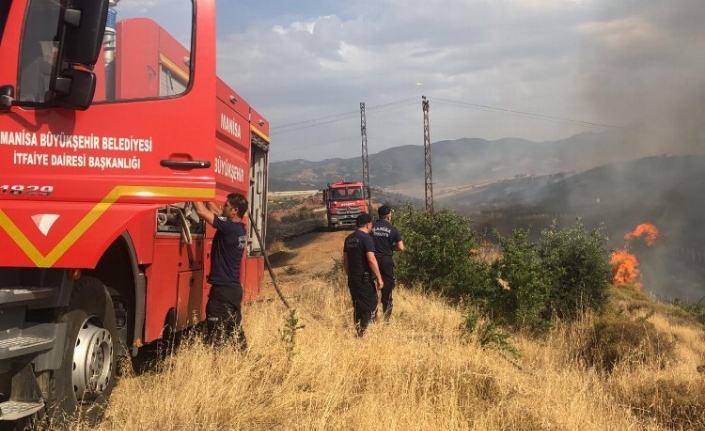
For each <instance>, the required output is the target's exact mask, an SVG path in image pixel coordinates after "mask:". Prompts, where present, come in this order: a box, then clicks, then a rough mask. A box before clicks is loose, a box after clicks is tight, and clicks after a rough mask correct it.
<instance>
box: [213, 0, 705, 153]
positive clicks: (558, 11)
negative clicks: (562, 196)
mask: <svg viewBox="0 0 705 431" xmlns="http://www.w3.org/2000/svg"><path fill="white" fill-rule="evenodd" d="M614 3H615V2H608V1H606V0H582V1H579V0H541V1H539V0H499V1H493V2H487V1H481V0H467V1H458V2H448V1H445V0H443V1H441V0H426V1H421V0H408V1H400V0H379V1H372V0H360V1H358V2H354V3H350V4H343V5H340V4H336V2H333V3H319V2H309V3H306V6H307V7H306V12H307V13H302V12H301V11H293V10H288V9H287V7H286V5H288V3H287V4H284V3H279V6H280V9H281V10H278V12H277V13H273V14H272V15H271V16H268V17H267V18H266V19H262V18H256V19H254V20H253V21H252V24H251V25H249V26H244V27H240V28H235V29H234V30H233V31H231V32H229V31H228V30H223V29H222V28H219V35H220V44H219V49H218V70H219V74H220V75H221V77H223V78H224V79H225V81H226V82H228V83H229V84H230V85H232V86H233V87H234V88H235V89H236V90H237V91H238V92H239V93H241V94H242V95H243V96H244V97H245V98H247V99H248V101H249V102H250V103H251V104H252V105H253V106H255V107H256V108H257V109H258V110H259V111H260V112H262V113H263V114H264V115H265V116H267V117H268V119H269V120H270V121H271V124H272V127H273V132H272V136H273V139H274V141H275V143H278V145H280V146H281V147H280V148H278V149H279V152H276V151H273V157H274V158H275V159H278V160H282V159H288V158H297V157H303V158H309V159H310V160H318V159H322V158H327V157H335V156H344V157H353V156H355V155H357V154H358V153H359V146H360V144H359V142H360V118H359V113H357V114H356V113H355V111H356V110H357V109H358V108H359V103H360V102H363V101H364V102H366V105H367V106H368V109H369V107H375V106H382V105H385V104H388V103H394V102H400V101H408V100H410V99H414V98H415V99H416V102H413V103H406V104H404V103H400V104H398V105H395V107H393V108H390V109H386V110H385V109H383V108H380V109H378V110H374V109H373V110H370V111H369V112H368V116H367V126H368V128H367V131H368V138H369V143H370V145H369V148H370V152H376V151H379V150H381V149H384V148H388V147H391V146H398V145H404V144H417V145H421V144H423V136H422V112H421V100H420V99H421V95H422V94H424V95H426V96H428V97H429V99H430V100H431V111H430V123H431V139H432V141H437V140H442V139H457V138H461V137H481V138H486V139H499V138H503V137H522V138H527V139H532V140H538V141H541V140H554V139H559V138H563V137H567V136H569V135H572V134H575V133H580V132H583V131H586V129H585V127H583V126H576V125H575V124H572V125H571V124H566V123H564V122H560V121H552V120H548V119H546V118H545V117H546V116H548V117H563V118H573V119H578V120H583V121H586V122H595V123H606V124H614V125H622V124H625V123H627V124H628V123H630V122H632V121H635V120H636V118H640V117H641V116H642V114H643V113H645V112H642V111H645V110H646V111H648V110H649V109H648V108H646V109H634V108H635V107H636V108H643V107H644V106H650V105H651V104H650V103H649V101H652V100H653V97H654V96H655V97H658V100H659V104H662V103H668V104H669V105H673V106H674V107H675V106H680V102H679V99H680V97H681V96H686V95H687V94H688V93H689V92H690V93H692V91H693V89H695V88H697V86H698V85H699V84H700V81H701V79H702V78H700V76H702V74H701V73H700V72H701V71H702V70H703V68H702V62H701V60H700V58H699V57H701V56H702V55H703V54H702V50H700V51H699V52H693V50H695V49H696V46H705V45H703V43H702V42H703V40H702V34H701V33H702V32H703V31H702V30H700V26H699V23H700V22H702V20H699V18H698V17H701V15H702V9H705V8H704V7H703V6H700V2H698V0H674V1H672V2H657V1H655V0H649V1H636V0H626V1H624V2H616V3H617V4H614ZM273 5H274V2H273V1H269V2H266V4H265V7H270V6H271V7H273ZM679 8H681V9H682V10H676V9H679ZM317 11H318V12H319V13H316V12H317ZM691 13H692V15H690V16H689V14H691ZM261 15H262V14H260V15H258V16H260V17H261ZM698 43H699V44H700V45H698ZM684 46H687V48H686V50H685V52H684V50H683V49H682V48H683V47H684ZM656 53H659V54H658V55H657V54H656ZM418 82H421V83H423V85H422V86H418V85H416V83H418ZM659 82H666V83H668V85H667V86H665V87H663V88H662V89H661V90H656V91H655V92H651V91H648V92H645V91H643V89H642V90H641V92H640V91H639V89H640V88H643V86H648V87H649V88H653V87H659V85H658V83H659ZM667 87H670V88H668V89H667ZM678 87H682V88H678ZM674 88H676V89H677V90H676V91H675V92H673V89H674ZM701 88H702V87H701ZM681 90H682V91H681ZM647 93H648V94H647ZM659 93H661V94H659ZM668 93H671V95H672V97H668ZM444 101H460V102H466V104H465V105H464V107H459V105H457V104H456V105H452V104H448V103H446V102H444ZM471 105H486V106H492V107H501V108H506V111H505V112H502V111H501V110H487V109H481V108H479V107H477V106H475V107H472V106H471ZM509 111H521V112H529V113H534V114H539V116H544V118H543V120H541V119H537V118H536V117H531V116H522V115H517V114H512V113H511V112H509ZM627 112H631V115H627V114H626V113H627ZM341 113H349V115H348V116H347V117H345V118H343V119H338V121H334V122H327V121H328V120H330V119H328V118H327V117H329V116H331V115H334V114H341ZM646 113H648V112H646ZM314 119H316V120H318V121H313V122H309V124H308V127H304V128H299V130H292V129H294V128H293V127H285V128H282V127H279V131H277V127H278V126H281V125H290V124H296V123H297V122H301V124H302V126H303V125H304V122H306V121H308V120H314ZM315 124H318V125H315ZM312 149H315V151H312Z"/></svg>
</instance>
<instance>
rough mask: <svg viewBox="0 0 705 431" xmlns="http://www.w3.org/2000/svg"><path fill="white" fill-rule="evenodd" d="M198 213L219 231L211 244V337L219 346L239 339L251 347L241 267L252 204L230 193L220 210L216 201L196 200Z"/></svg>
mask: <svg viewBox="0 0 705 431" xmlns="http://www.w3.org/2000/svg"><path fill="white" fill-rule="evenodd" d="M193 204H194V207H195V208H196V213H197V214H198V216H199V217H200V218H202V219H203V220H205V221H206V223H208V224H209V225H211V226H213V227H214V228H215V230H216V232H215V236H213V245H212V246H211V268H210V273H209V274H208V283H210V284H211V291H210V294H209V295H208V303H207V304H206V317H207V325H208V339H209V341H211V342H213V343H215V344H216V345H219V344H221V343H222V342H223V341H225V339H226V338H228V339H233V338H234V339H235V341H237V343H238V344H239V346H240V348H241V349H243V350H245V349H247V339H246V338H245V332H244V331H243V330H242V326H241V323H242V297H243V290H242V284H240V266H241V263H242V254H243V253H244V251H245V246H246V244H247V231H246V229H245V223H243V220H242V219H243V217H244V216H245V213H247V208H248V203H247V199H245V196H243V195H241V194H239V193H230V194H229V195H228V197H227V199H226V200H225V204H223V207H222V209H219V208H218V207H217V206H216V205H215V204H213V203H208V206H206V205H205V204H204V203H203V202H194V203H193Z"/></svg>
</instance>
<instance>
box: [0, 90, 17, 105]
mask: <svg viewBox="0 0 705 431" xmlns="http://www.w3.org/2000/svg"><path fill="white" fill-rule="evenodd" d="M13 100H15V87H13V86H12V85H3V86H1V87H0V111H8V110H9V109H10V108H11V107H12V101H13Z"/></svg>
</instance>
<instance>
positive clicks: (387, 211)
mask: <svg viewBox="0 0 705 431" xmlns="http://www.w3.org/2000/svg"><path fill="white" fill-rule="evenodd" d="M377 214H379V218H380V220H389V219H391V218H392V209H391V208H389V205H382V206H381V207H379V208H378V209H377Z"/></svg>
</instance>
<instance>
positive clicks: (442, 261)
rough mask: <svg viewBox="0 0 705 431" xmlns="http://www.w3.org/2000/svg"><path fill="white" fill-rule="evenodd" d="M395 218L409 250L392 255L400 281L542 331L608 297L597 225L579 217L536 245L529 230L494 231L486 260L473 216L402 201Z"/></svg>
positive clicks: (606, 260) (515, 324) (600, 306)
mask: <svg viewBox="0 0 705 431" xmlns="http://www.w3.org/2000/svg"><path fill="white" fill-rule="evenodd" d="M395 223H396V225H397V227H398V228H399V229H400V231H401V232H402V235H403V237H404V244H405V245H406V248H407V251H406V252H404V253H398V254H397V255H396V256H397V258H396V259H397V260H396V265H397V266H396V274H397V278H398V279H399V281H400V282H402V283H404V284H408V285H411V284H417V285H421V286H423V288H425V289H430V290H434V291H439V292H442V293H443V294H445V295H448V296H450V297H453V298H456V299H461V298H463V299H466V300H467V301H468V302H469V303H471V304H474V305H476V306H478V307H479V308H480V309H481V310H483V312H484V313H486V314H487V315H488V316H489V317H490V318H491V319H493V321H495V322H497V323H500V324H505V325H509V326H512V327H515V328H517V329H519V328H527V329H530V330H532V331H538V332H544V331H546V330H548V329H550V325H551V321H552V319H553V318H554V317H559V318H562V319H575V318H576V317H577V316H579V315H580V314H581V312H583V311H586V310H594V311H597V312H600V311H602V310H603V308H604V306H605V304H606V303H607V298H608V297H607V292H608V288H609V280H610V275H611V269H610V264H609V251H608V249H607V248H606V246H607V241H608V239H607V236H606V235H605V234H604V228H602V227H600V228H598V229H594V230H592V231H587V230H586V229H585V227H584V226H583V224H582V222H581V221H580V220H577V221H576V222H575V223H574V224H573V225H572V226H570V227H568V228H566V229H562V230H559V229H557V228H556V225H555V223H554V224H552V225H551V227H550V228H548V229H545V230H544V231H542V232H541V237H540V239H539V241H538V242H537V243H532V242H531V241H530V240H529V230H528V229H515V230H514V231H512V234H511V235H509V236H506V237H504V236H501V235H499V234H498V233H495V235H496V238H497V242H498V244H499V246H500V256H499V258H497V259H496V260H495V261H494V262H492V263H489V262H487V261H485V260H483V259H480V258H479V257H478V250H479V249H480V238H481V237H480V236H479V235H478V234H476V233H475V232H474V231H473V230H472V228H471V221H470V220H469V219H468V218H466V217H462V216H460V215H458V214H457V213H455V212H453V211H450V210H447V209H444V210H442V211H440V212H438V213H436V214H433V215H432V214H429V213H426V212H424V211H417V210H414V208H413V207H412V206H411V205H407V206H406V207H403V208H401V209H400V210H399V211H397V217H396V218H395Z"/></svg>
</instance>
